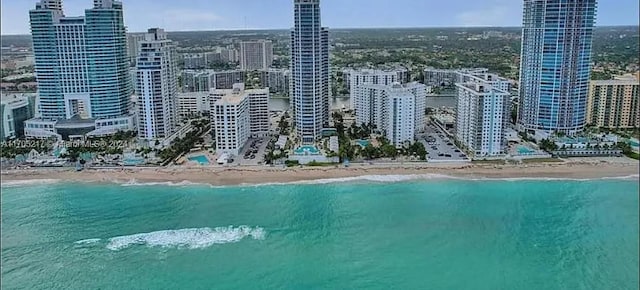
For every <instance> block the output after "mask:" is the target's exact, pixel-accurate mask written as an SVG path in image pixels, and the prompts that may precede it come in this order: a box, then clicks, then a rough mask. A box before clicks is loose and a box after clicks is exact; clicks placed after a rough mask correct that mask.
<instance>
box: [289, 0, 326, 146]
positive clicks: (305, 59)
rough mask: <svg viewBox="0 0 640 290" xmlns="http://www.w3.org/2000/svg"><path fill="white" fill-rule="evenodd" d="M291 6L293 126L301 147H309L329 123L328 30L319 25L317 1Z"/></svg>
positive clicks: (297, 1) (296, 2)
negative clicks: (292, 13) (292, 17)
mask: <svg viewBox="0 0 640 290" xmlns="http://www.w3.org/2000/svg"><path fill="white" fill-rule="evenodd" d="M293 5H294V27H293V29H292V30H291V88H290V90H291V92H290V93H289V96H290V98H291V107H292V109H293V125H294V127H295V130H296V133H297V135H298V136H299V137H300V139H301V140H302V142H303V143H313V142H315V141H316V140H317V139H319V138H320V137H321V136H322V134H321V132H322V129H323V127H324V126H325V125H328V123H329V94H330V89H329V30H328V29H327V28H325V27H322V25H321V17H320V0H294V1H293Z"/></svg>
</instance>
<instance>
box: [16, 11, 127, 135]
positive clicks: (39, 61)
mask: <svg viewBox="0 0 640 290" xmlns="http://www.w3.org/2000/svg"><path fill="white" fill-rule="evenodd" d="M29 16H30V23H31V35H32V38H33V53H34V55H35V72H36V78H37V81H38V99H39V100H38V103H39V106H38V115H39V118H36V119H31V120H28V121H27V122H26V124H25V135H26V136H28V137H36V138H49V137H54V138H68V137H69V136H77V135H79V136H82V135H94V136H95V135H109V134H113V133H115V132H117V131H120V130H122V131H131V130H134V129H135V118H134V116H133V114H132V113H131V109H132V108H131V95H132V92H133V85H132V81H131V77H130V74H129V58H128V53H127V35H126V28H125V26H124V21H123V7H122V2H120V1H114V0H95V1H94V6H93V8H91V9H87V10H85V16H84V17H67V16H65V15H64V12H63V10H62V1H61V0H41V1H39V2H38V3H37V4H36V7H35V9H32V10H31V11H29Z"/></svg>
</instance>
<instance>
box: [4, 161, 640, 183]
mask: <svg viewBox="0 0 640 290" xmlns="http://www.w3.org/2000/svg"><path fill="white" fill-rule="evenodd" d="M638 166H639V163H638V161H636V160H632V159H626V158H624V159H620V158H617V159H613V158H607V159H593V158H589V159H569V160H565V161H564V162H557V163H530V164H519V165H494V164H482V163H448V164H445V163H437V164H433V163H420V164H384V165H375V164H374V165H368V164H366V165H365V164H355V165H352V166H351V167H348V168H345V167H303V168H277V167H228V168H215V167H163V168H135V167H125V168H119V169H85V170H83V171H80V172H77V171H75V169H73V168H64V169H60V168H51V169H42V168H37V169H22V170H2V172H1V179H2V183H3V184H6V183H7V182H8V183H9V184H20V183H28V182H30V181H32V182H38V181H45V180H57V181H67V182H98V183H119V184H126V183H141V184H144V183H167V184H178V183H185V182H187V183H193V184H206V185H213V186H234V185H247V186H250V185H259V184H274V183H275V184H277V183H300V182H314V181H322V180H326V181H327V183H328V182H331V181H341V180H351V179H359V178H360V179H371V180H372V181H375V179H380V180H383V181H384V180H389V181H394V180H396V179H397V180H398V181H401V180H420V179H425V180H426V179H436V178H441V179H445V178H457V179H599V178H628V177H637V176H638V174H639V171H640V169H639V167H638ZM367 177H369V178H367ZM374 177H375V178H374Z"/></svg>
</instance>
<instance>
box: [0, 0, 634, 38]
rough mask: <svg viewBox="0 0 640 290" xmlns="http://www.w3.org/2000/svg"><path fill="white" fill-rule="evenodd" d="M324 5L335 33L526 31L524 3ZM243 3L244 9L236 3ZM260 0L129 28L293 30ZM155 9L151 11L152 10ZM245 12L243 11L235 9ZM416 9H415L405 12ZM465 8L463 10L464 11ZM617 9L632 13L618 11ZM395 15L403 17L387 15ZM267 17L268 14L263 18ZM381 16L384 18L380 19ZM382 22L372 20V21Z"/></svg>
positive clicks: (20, 30) (161, 9)
mask: <svg viewBox="0 0 640 290" xmlns="http://www.w3.org/2000/svg"><path fill="white" fill-rule="evenodd" d="M364 1H365V0H352V1H348V2H347V3H343V2H344V1H338V0H326V1H323V2H322V4H321V6H322V9H323V11H325V12H324V13H323V14H324V15H325V17H324V18H325V19H324V24H325V25H326V26H328V27H331V28H400V27H487V26H509V27H518V26H521V25H522V11H523V9H522V8H523V1H513V0H487V1H482V2H477V1H473V2H472V1H468V0H451V1H448V2H447V3H441V2H439V1H431V0H398V1H394V2H393V7H395V8H393V7H389V6H390V4H389V1H381V0H378V1H367V2H366V5H364V4H363V2H364ZM238 2H242V3H238ZM263 2H264V1H259V0H242V1H233V2H232V3H230V2H229V1H223V0H214V1H204V0H191V1H189V4H190V6H187V7H185V6H184V5H183V4H184V3H180V5H181V6H176V4H173V2H172V1H164V0H160V1H151V0H136V1H132V0H124V5H125V6H126V7H127V9H126V11H125V15H124V16H125V24H126V25H127V28H128V31H129V32H143V31H146V29H147V28H149V27H163V28H165V29H166V31H197V30H243V29H289V28H290V26H291V24H290V23H289V22H290V21H289V19H291V18H292V17H293V14H292V13H291V11H290V10H291V9H290V8H289V6H290V5H291V3H290V2H291V1H290V0H275V1H269V3H263ZM0 3H1V5H2V32H1V33H2V35H12V34H29V21H28V13H27V12H28V11H29V10H30V9H32V8H33V5H34V3H35V1H7V0H2V1H0ZM152 4H153V5H152ZM90 5H91V1H89V0H66V1H64V3H63V6H64V11H65V14H66V15H67V16H78V15H83V14H84V9H85V8H86V7H88V6H90ZM238 7H242V8H243V9H237V8H238ZM402 7H412V9H401V8H402ZM461 7H462V8H461ZM619 7H627V8H628V9H624V10H620V9H618V8H619ZM395 9H397V10H398V11H401V10H402V13H388V11H393V10H395ZM639 9H640V8H639V4H638V2H637V1H632V0H621V1H615V2H614V1H602V2H601V3H598V11H597V22H596V26H616V25H638V23H639V22H638V17H637V11H638V10H639ZM265 12H266V13H265ZM380 13H384V14H383V15H382V16H381V15H380ZM376 14H377V15H378V16H381V17H370V16H371V15H376Z"/></svg>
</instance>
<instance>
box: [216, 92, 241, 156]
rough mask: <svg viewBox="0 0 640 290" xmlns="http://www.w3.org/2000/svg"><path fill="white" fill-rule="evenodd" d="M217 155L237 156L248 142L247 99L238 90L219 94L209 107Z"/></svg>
mask: <svg viewBox="0 0 640 290" xmlns="http://www.w3.org/2000/svg"><path fill="white" fill-rule="evenodd" d="M211 116H212V118H213V126H214V128H215V134H216V136H215V137H216V151H217V153H218V154H223V153H226V154H230V155H233V156H238V155H239V154H240V151H242V148H243V147H244V145H245V144H246V143H247V140H249V133H250V128H249V126H250V120H249V99H248V98H247V95H246V94H243V93H241V91H240V90H236V91H233V90H232V91H231V93H229V94H221V95H220V96H219V97H218V98H216V100H215V101H214V102H213V104H212V106H211Z"/></svg>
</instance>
